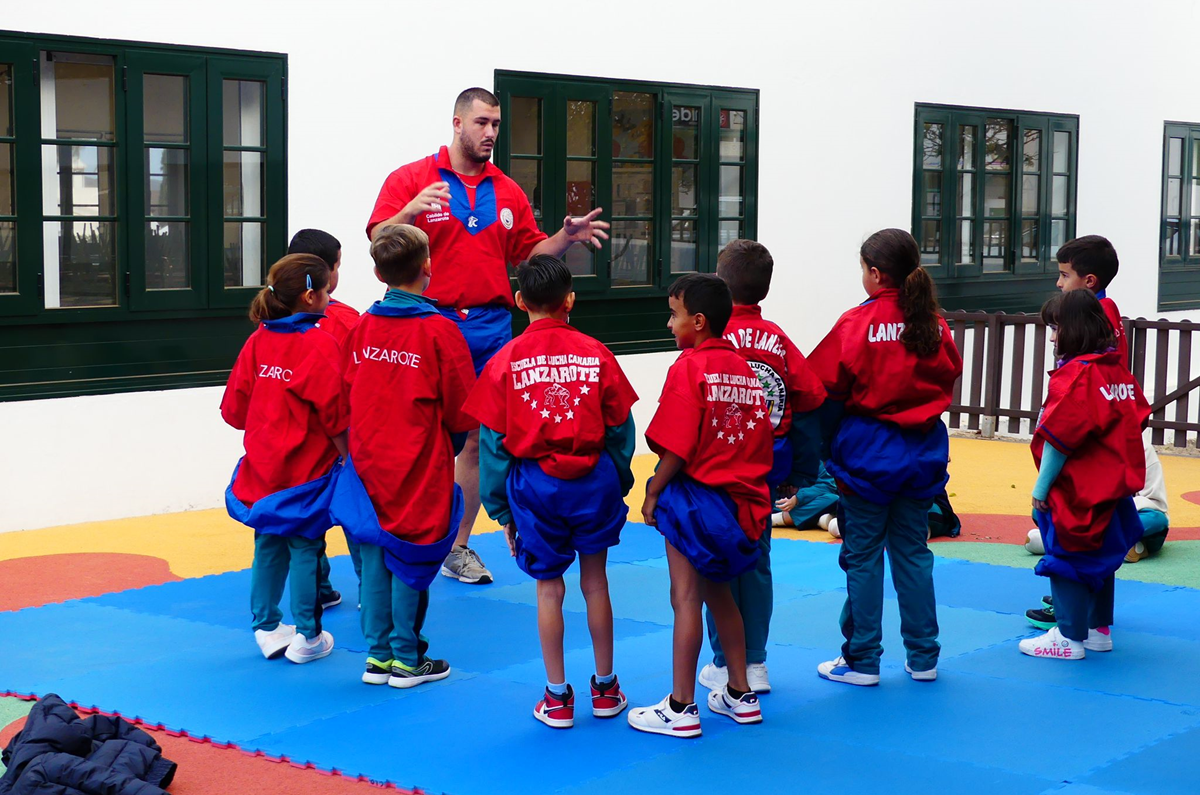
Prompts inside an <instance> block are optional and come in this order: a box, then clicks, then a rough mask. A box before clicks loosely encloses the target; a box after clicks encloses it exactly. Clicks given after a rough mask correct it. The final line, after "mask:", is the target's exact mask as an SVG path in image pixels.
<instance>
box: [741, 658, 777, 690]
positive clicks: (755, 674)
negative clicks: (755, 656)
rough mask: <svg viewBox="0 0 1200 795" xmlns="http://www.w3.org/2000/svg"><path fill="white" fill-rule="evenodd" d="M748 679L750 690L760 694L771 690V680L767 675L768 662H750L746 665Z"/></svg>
mask: <svg viewBox="0 0 1200 795" xmlns="http://www.w3.org/2000/svg"><path fill="white" fill-rule="evenodd" d="M746 681H747V682H748V683H749V684H750V690H752V691H753V692H755V693H758V694H759V695H762V694H763V693H770V692H771V680H770V679H769V678H768V677H767V664H766V663H750V664H749V665H747V666H746Z"/></svg>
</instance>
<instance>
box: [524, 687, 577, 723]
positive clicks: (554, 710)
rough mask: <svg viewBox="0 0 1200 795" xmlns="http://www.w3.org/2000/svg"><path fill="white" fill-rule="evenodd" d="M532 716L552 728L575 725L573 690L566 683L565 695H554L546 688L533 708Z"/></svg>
mask: <svg viewBox="0 0 1200 795" xmlns="http://www.w3.org/2000/svg"><path fill="white" fill-rule="evenodd" d="M533 717H535V718H537V719H538V720H540V721H541V722H542V723H544V724H546V725H547V726H549V727H550V728H552V729H569V728H571V727H572V726H574V725H575V691H574V690H572V689H571V686H570V685H567V695H566V696H556V695H554V694H553V693H551V692H550V690H549V689H547V690H546V693H545V695H543V696H542V700H541V701H539V702H538V703H537V706H535V707H534V708H533Z"/></svg>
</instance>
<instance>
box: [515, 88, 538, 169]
mask: <svg viewBox="0 0 1200 795" xmlns="http://www.w3.org/2000/svg"><path fill="white" fill-rule="evenodd" d="M510 112H511V113H512V121H511V122H509V125H508V129H509V130H511V135H512V153H513V154H514V155H540V154H541V153H542V101H541V100H540V99H538V98H537V97H513V98H512V106H511V111H510Z"/></svg>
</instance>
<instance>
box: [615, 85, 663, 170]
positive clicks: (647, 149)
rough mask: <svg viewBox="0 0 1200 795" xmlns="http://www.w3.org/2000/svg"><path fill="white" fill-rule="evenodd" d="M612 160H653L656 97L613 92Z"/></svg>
mask: <svg viewBox="0 0 1200 795" xmlns="http://www.w3.org/2000/svg"><path fill="white" fill-rule="evenodd" d="M612 121H613V157H628V158H637V159H639V160H649V159H650V158H652V157H654V95H653V94H641V93H631V92H626V91H614V92H613V120H612Z"/></svg>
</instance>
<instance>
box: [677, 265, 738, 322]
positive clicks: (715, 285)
mask: <svg viewBox="0 0 1200 795" xmlns="http://www.w3.org/2000/svg"><path fill="white" fill-rule="evenodd" d="M667 294H668V295H670V296H671V297H672V298H678V299H679V300H680V301H682V302H683V306H684V308H685V309H687V311H688V313H689V314H692V315H704V317H705V318H707V319H708V327H709V329H711V330H712V333H713V334H714V335H716V336H718V337H719V336H721V335H722V334H724V333H725V326H727V325H728V324H729V316H730V315H732V314H733V295H732V293H730V292H729V285H727V284H726V283H725V282H724V281H723V280H722V279H721V278H720V277H719V276H717V275H716V274H712V273H688V274H686V275H684V276H680V277H679V278H678V279H676V280H675V281H674V282H673V283H672V284H671V287H670V289H669V290H668V291H667Z"/></svg>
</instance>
